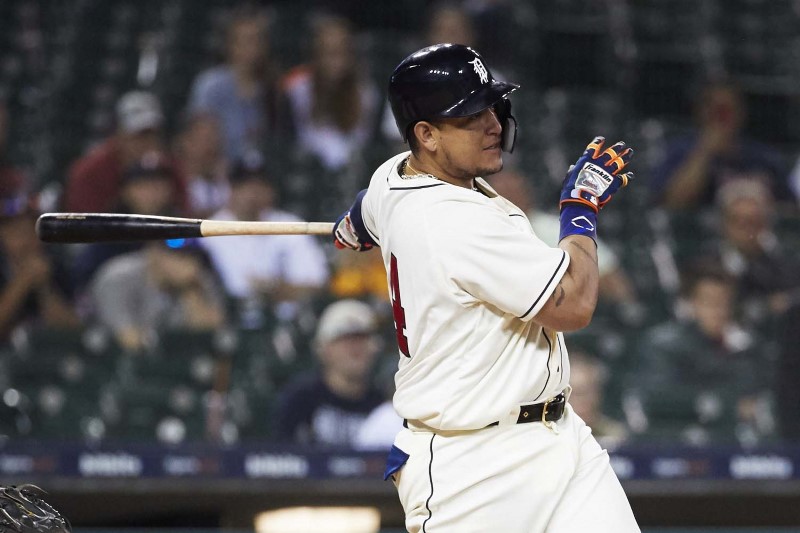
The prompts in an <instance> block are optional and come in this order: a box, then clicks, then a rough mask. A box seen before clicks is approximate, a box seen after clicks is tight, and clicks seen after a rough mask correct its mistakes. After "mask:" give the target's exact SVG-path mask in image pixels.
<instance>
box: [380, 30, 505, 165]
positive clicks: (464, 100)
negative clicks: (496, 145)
mask: <svg viewBox="0 0 800 533" xmlns="http://www.w3.org/2000/svg"><path fill="white" fill-rule="evenodd" d="M518 88H519V85H517V84H516V83H507V82H504V81H498V80H495V79H494V78H493V77H492V73H491V72H490V71H489V69H488V68H487V67H486V63H485V61H484V60H483V58H482V57H481V55H480V54H479V53H478V52H476V51H475V50H473V49H472V48H470V47H468V46H464V45H460V44H437V45H434V46H429V47H427V48H423V49H422V50H418V51H416V52H414V53H413V54H411V55H410V56H408V57H407V58H405V59H404V60H403V61H401V62H400V64H399V65H397V67H396V68H395V69H394V72H393V73H392V76H391V78H390V79H389V103H390V104H391V106H392V113H393V114H394V119H395V121H396V122H397V128H398V129H399V130H400V135H402V136H403V141H407V140H408V137H409V134H410V131H409V130H410V128H411V127H412V126H413V125H414V124H416V123H417V122H419V121H420V120H432V119H434V118H439V117H464V116H467V115H472V114H474V113H477V112H479V111H482V110H484V109H486V108H488V107H494V108H495V112H496V113H497V118H498V120H499V121H500V124H501V125H502V126H503V144H502V146H503V150H505V151H508V152H510V151H512V150H513V149H514V140H515V138H516V132H517V121H516V120H515V119H514V117H513V116H512V115H511V102H510V101H509V100H508V95H509V94H511V93H512V92H513V91H515V90H516V89H518ZM511 122H513V123H514V130H513V135H511V136H509V133H510V125H511Z"/></svg>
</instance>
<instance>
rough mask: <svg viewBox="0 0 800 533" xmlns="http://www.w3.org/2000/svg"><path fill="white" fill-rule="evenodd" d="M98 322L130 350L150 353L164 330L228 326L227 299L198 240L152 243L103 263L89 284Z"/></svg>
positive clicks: (205, 328) (207, 328)
mask: <svg viewBox="0 0 800 533" xmlns="http://www.w3.org/2000/svg"><path fill="white" fill-rule="evenodd" d="M91 296H92V304H93V305H92V308H93V311H94V316H95V319H96V320H97V321H98V322H99V323H100V324H101V325H103V326H106V327H108V328H109V329H111V330H112V331H113V333H114V335H115V336H116V339H117V341H118V342H119V344H120V345H121V346H122V347H123V348H124V349H126V350H131V351H138V350H141V349H144V348H149V347H151V346H152V344H153V343H154V342H155V341H156V334H157V333H158V331H159V330H162V329H194V330H210V329H214V328H218V327H220V326H221V325H222V324H223V322H224V321H225V299H224V296H223V291H222V289H221V287H219V286H218V284H217V281H216V277H215V275H214V272H213V269H212V268H211V266H210V264H209V262H208V261H207V258H206V256H205V254H204V253H203V252H202V249H201V248H200V247H199V246H198V245H197V243H196V242H195V241H192V240H186V239H175V240H169V241H158V242H152V243H149V244H148V245H146V246H145V247H144V248H142V249H141V250H137V251H135V252H131V253H128V254H124V255H120V256H118V257H115V258H114V259H111V260H110V261H108V262H107V263H105V264H104V265H103V266H102V267H101V268H100V269H99V270H98V271H97V273H96V274H95V276H94V278H93V279H92V282H91Z"/></svg>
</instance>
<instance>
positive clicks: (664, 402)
mask: <svg viewBox="0 0 800 533" xmlns="http://www.w3.org/2000/svg"><path fill="white" fill-rule="evenodd" d="M681 288H682V296H683V298H684V299H685V301H684V302H683V304H684V305H685V307H684V308H679V310H678V313H677V316H676V318H675V319H673V320H670V321H668V322H667V323H664V324H661V325H658V326H655V327H654V328H652V329H650V330H648V331H646V332H645V333H644V334H643V336H642V338H641V342H640V343H639V345H638V346H637V349H636V350H635V356H634V357H635V359H636V363H635V365H634V366H633V371H632V373H631V374H630V375H629V376H628V377H629V379H630V382H629V387H630V388H629V391H628V393H626V398H625V400H624V403H625V410H626V416H627V417H628V424H629V426H630V427H631V428H632V429H635V430H637V431H638V432H643V436H644V437H645V438H667V439H673V440H676V441H682V442H685V443H688V444H693V445H705V444H708V443H709V442H719V443H724V442H735V441H738V442H739V443H741V444H752V443H754V442H755V441H757V440H758V439H760V438H765V437H767V436H769V435H770V434H771V433H772V432H773V431H774V427H773V426H774V417H773V414H772V412H771V408H770V406H769V404H768V400H769V397H768V394H767V391H768V389H769V383H770V380H771V375H770V374H771V370H772V366H773V365H772V363H771V362H770V361H768V360H766V358H765V357H763V356H762V355H761V354H759V353H758V352H756V351H755V349H756V348H759V347H760V345H759V343H758V342H756V339H755V338H754V337H753V336H752V335H750V334H749V333H747V332H746V331H744V330H742V329H741V328H739V327H738V326H737V325H736V324H735V323H734V322H733V320H732V310H733V303H734V298H735V283H734V281H733V279H731V277H730V276H728V275H727V273H726V272H725V271H724V270H723V268H722V267H721V265H719V264H718V263H717V262H715V261H701V262H698V263H697V264H695V265H692V267H691V268H690V269H689V270H688V271H687V273H686V275H685V277H684V279H683V283H682V287H681Z"/></svg>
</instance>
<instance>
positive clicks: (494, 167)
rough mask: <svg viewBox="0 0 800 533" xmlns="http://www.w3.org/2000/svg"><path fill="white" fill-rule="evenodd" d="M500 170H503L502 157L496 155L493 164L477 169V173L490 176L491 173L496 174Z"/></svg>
mask: <svg viewBox="0 0 800 533" xmlns="http://www.w3.org/2000/svg"><path fill="white" fill-rule="evenodd" d="M501 170H503V158H502V157H498V158H497V161H495V162H494V163H493V164H489V165H486V166H484V167H483V168H481V169H479V171H478V173H477V175H478V176H491V175H492V174H497V173H498V172H500V171H501Z"/></svg>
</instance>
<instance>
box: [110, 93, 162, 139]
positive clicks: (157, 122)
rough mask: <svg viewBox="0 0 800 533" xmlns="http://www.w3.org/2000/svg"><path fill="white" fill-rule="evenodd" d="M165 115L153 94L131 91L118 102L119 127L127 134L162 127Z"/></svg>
mask: <svg viewBox="0 0 800 533" xmlns="http://www.w3.org/2000/svg"><path fill="white" fill-rule="evenodd" d="M163 123H164V114H163V113H162V112H161V104H160V103H159V102H158V98H156V97H155V95H153V94H152V93H149V92H145V91H131V92H128V93H125V94H124V95H122V97H121V98H120V99H119V101H117V127H118V128H119V129H120V130H122V131H124V132H126V133H137V132H140V131H144V130H149V129H155V128H159V127H161V125H162V124H163Z"/></svg>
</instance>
